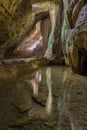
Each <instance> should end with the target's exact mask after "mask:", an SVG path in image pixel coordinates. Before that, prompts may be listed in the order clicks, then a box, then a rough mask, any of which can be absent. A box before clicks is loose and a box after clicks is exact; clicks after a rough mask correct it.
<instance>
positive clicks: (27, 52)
mask: <svg viewBox="0 0 87 130" xmlns="http://www.w3.org/2000/svg"><path fill="white" fill-rule="evenodd" d="M13 54H14V55H16V57H17V56H18V57H20V58H30V57H37V56H39V55H40V56H41V55H43V37H42V34H41V21H37V22H36V24H35V26H34V28H33V30H32V31H31V33H30V34H29V35H28V36H26V37H25V38H24V40H23V41H22V43H21V44H20V45H19V46H18V47H17V48H16V49H15V50H14V52H13Z"/></svg>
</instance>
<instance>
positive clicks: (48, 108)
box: [46, 67, 52, 114]
mask: <svg viewBox="0 0 87 130" xmlns="http://www.w3.org/2000/svg"><path fill="white" fill-rule="evenodd" d="M46 78H47V87H48V91H49V92H48V98H47V103H46V112H47V113H48V114H50V113H51V109H52V79H51V67H48V68H47V69H46Z"/></svg>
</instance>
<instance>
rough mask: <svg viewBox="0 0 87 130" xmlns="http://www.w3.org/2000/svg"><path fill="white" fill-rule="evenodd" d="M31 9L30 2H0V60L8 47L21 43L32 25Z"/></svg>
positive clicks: (15, 0)
mask: <svg viewBox="0 0 87 130" xmlns="http://www.w3.org/2000/svg"><path fill="white" fill-rule="evenodd" d="M31 8H32V7H31V4H30V0H27V1H26V2H25V1H24V0H19V1H17V0H14V1H13V0H11V1H10V0H4V1H3V0H0V59H1V58H3V56H4V53H5V51H6V50H7V49H8V48H9V47H10V46H13V45H14V46H16V45H17V44H18V42H20V41H21V39H22V38H23V37H24V35H25V34H26V32H27V31H28V29H29V27H30V26H31V25H32V23H33V20H34V15H33V13H31ZM30 18H31V19H30Z"/></svg>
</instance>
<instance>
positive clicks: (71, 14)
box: [62, 0, 87, 75]
mask: <svg viewBox="0 0 87 130" xmlns="http://www.w3.org/2000/svg"><path fill="white" fill-rule="evenodd" d="M63 3H64V23H63V28H62V42H63V50H64V55H65V58H66V59H67V60H68V62H69V64H70V66H71V67H72V69H73V71H74V72H76V73H80V74H84V75H86V74H87V69H86V66H87V60H86V59H87V1H86V0H74V1H73V0H71V1H67V2H66V1H65V0H64V1H63Z"/></svg>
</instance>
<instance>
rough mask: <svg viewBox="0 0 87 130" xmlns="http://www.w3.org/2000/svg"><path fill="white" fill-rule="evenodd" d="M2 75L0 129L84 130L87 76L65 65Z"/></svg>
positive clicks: (86, 120) (86, 109)
mask: <svg viewBox="0 0 87 130" xmlns="http://www.w3.org/2000/svg"><path fill="white" fill-rule="evenodd" d="M4 73H5V72H4ZM6 74H7V73H6ZM6 74H4V75H3V77H0V130H87V77H83V76H80V75H77V74H73V72H72V71H71V70H70V69H69V68H67V67H65V66H63V67H60V66H52V67H51V66H48V67H41V68H39V69H38V70H35V71H34V72H32V73H30V71H29V73H28V70H27V73H21V76H19V75H14V76H13V77H12V76H9V75H8V76H5V75H6Z"/></svg>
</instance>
